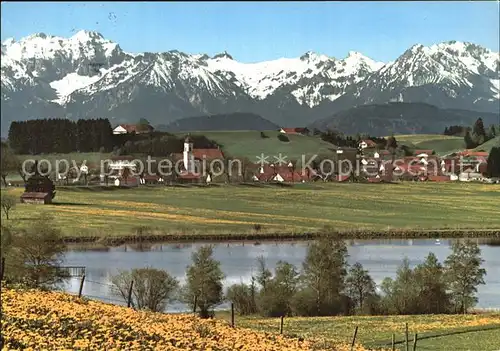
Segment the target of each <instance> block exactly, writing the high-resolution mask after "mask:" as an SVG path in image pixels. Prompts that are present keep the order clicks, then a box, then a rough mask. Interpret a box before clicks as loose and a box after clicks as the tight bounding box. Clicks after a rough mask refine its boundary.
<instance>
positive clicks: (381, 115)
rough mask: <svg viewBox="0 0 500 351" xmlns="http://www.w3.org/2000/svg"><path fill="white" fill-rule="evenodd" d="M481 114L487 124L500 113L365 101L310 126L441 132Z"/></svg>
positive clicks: (350, 131) (375, 133)
mask: <svg viewBox="0 0 500 351" xmlns="http://www.w3.org/2000/svg"><path fill="white" fill-rule="evenodd" d="M479 117H481V118H482V119H483V122H484V124H485V125H490V124H493V123H495V124H496V123H498V118H499V117H498V114H496V113H487V112H477V111H468V110H456V109H453V110H452V109H440V108H437V107H436V106H432V105H429V104H424V103H402V102H391V103H387V104H380V105H362V106H357V107H354V108H350V109H347V110H344V111H340V112H337V113H335V114H334V115H332V116H330V117H327V118H324V119H321V120H318V121H316V122H313V123H312V124H310V125H309V126H308V128H309V129H310V130H313V129H314V128H317V129H320V130H326V129H337V130H340V131H342V132H344V133H346V134H356V133H368V134H370V135H373V136H383V135H390V134H391V133H394V134H440V133H442V132H443V130H444V128H445V127H448V126H450V125H472V124H473V123H474V122H475V121H476V120H477V119H478V118H479Z"/></svg>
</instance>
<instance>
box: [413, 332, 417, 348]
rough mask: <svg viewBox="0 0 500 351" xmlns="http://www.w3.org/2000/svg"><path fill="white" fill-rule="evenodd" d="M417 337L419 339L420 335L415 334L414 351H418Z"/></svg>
mask: <svg viewBox="0 0 500 351" xmlns="http://www.w3.org/2000/svg"><path fill="white" fill-rule="evenodd" d="M417 337H418V334H417V333H415V338H414V339H413V351H415V350H416V349H417Z"/></svg>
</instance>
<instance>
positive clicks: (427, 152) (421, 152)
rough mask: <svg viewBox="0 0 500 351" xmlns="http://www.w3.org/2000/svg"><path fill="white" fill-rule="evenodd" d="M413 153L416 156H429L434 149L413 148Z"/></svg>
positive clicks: (432, 153)
mask: <svg viewBox="0 0 500 351" xmlns="http://www.w3.org/2000/svg"><path fill="white" fill-rule="evenodd" d="M413 155H414V156H417V157H429V156H431V155H434V150H418V149H417V150H415V151H413Z"/></svg>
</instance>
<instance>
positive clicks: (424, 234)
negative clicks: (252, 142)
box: [62, 229, 500, 247]
mask: <svg viewBox="0 0 500 351" xmlns="http://www.w3.org/2000/svg"><path fill="white" fill-rule="evenodd" d="M325 236H326V237H334V238H338V239H342V240H383V239H385V240H390V239H465V238H474V239H498V240H499V241H500V229H432V230H388V231H344V232H342V231H338V232H329V233H322V232H315V233H253V234H252V233H248V234H227V233H226V234H222V233H221V234H152V235H141V236H137V235H117V236H107V237H101V236H74V237H71V236H70V237H64V238H63V240H62V241H63V242H64V243H66V244H98V245H103V246H106V247H114V246H120V245H124V244H138V243H143V244H147V243H158V242H164V243H187V242H189V243H196V242H249V241H253V242H261V241H262V242H268V241H270V242H276V241H283V242H285V241H296V240H300V241H308V240H315V239H319V238H322V237H325Z"/></svg>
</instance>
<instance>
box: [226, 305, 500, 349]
mask: <svg viewBox="0 0 500 351" xmlns="http://www.w3.org/2000/svg"><path fill="white" fill-rule="evenodd" d="M218 317H219V318H221V319H224V320H229V314H228V313H227V312H222V313H220V314H219V315H218ZM236 323H237V325H238V326H239V327H243V328H250V329H255V330H261V331H274V332H276V333H279V327H280V319H279V318H261V317H241V316H238V317H237V318H236ZM405 323H408V330H409V335H410V336H409V339H410V340H412V339H413V335H414V334H415V333H417V334H418V339H419V340H418V342H417V346H418V347H417V349H424V350H426V349H429V350H469V349H470V350H484V351H486V350H495V348H494V346H495V345H496V346H497V349H498V347H500V342H499V341H500V313H494V314H485V315H418V316H349V317H308V318H306V317H295V318H285V319H284V326H283V333H284V334H290V335H294V336H301V337H304V338H308V339H314V338H324V339H327V340H332V341H334V342H337V343H343V342H350V341H351V340H352V337H353V332H354V329H355V327H356V326H358V333H357V338H356V340H357V341H358V342H360V343H361V344H363V345H364V346H365V347H367V348H381V347H388V346H389V347H390V344H391V339H392V334H393V333H394V334H395V339H396V342H397V343H398V342H399V343H398V344H397V345H398V348H400V349H403V346H404V344H402V343H401V342H402V341H404V338H405V337H404V334H405ZM497 327H498V329H494V330H489V331H478V330H479V329H484V328H497ZM454 332H455V333H456V332H464V333H463V334H456V335H453V336H440V337H433V338H428V339H422V340H420V338H425V337H429V336H438V335H444V334H450V333H454ZM462 341H463V343H464V344H461V342H462ZM467 343H468V345H469V346H468V347H467V346H462V345H467ZM384 345H388V346H384ZM453 346H455V348H452V347H453ZM464 347H465V348H464Z"/></svg>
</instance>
